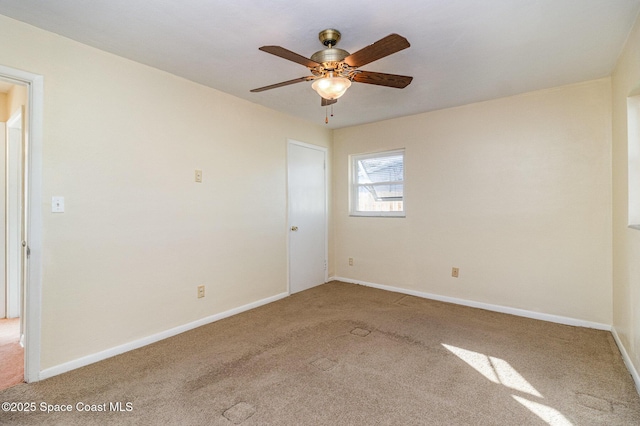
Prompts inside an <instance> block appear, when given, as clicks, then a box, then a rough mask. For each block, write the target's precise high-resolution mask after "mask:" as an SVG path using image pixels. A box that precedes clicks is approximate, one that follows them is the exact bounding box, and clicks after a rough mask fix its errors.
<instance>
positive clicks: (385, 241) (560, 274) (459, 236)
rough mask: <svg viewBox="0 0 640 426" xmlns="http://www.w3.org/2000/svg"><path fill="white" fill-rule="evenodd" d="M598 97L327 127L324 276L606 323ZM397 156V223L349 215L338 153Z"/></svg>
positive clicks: (605, 113) (606, 240)
mask: <svg viewBox="0 0 640 426" xmlns="http://www.w3.org/2000/svg"><path fill="white" fill-rule="evenodd" d="M610 99H611V88H610V80H609V79H601V80H596V81H591V82H586V83H582V84H576V85H571V86H566V87H559V88H555V89H551V90H544V91H538V92H533V93H527V94H524V95H520V96H515V97H510V98H505V99H498V100H494V101H490V102H483V103H478V104H472V105H467V106H464V107H460V108H454V109H447V110H441V111H436V112H431V113H427V114H421V115H416V116H411V117H405V118H399V119H394V120H389V121H384V122H379V123H374V124H369V125H363V126H358V127H352V128H347V129H341V130H337V131H335V132H334V151H333V152H334V177H333V182H334V197H335V198H334V212H335V213H334V231H335V261H336V265H335V269H336V275H337V276H339V277H344V278H348V279H352V280H354V281H364V282H371V283H374V284H381V285H390V286H395V287H401V288H403V289H406V290H412V291H419V292H425V293H431V294H435V295H440V296H448V297H455V298H461V299H466V300H471V301H475V302H483V303H489V304H495V305H502V306H506V307H511V308H519V309H525V310H529V311H534V312H540V313H546V314H552V315H560V316H566V317H570V318H574V319H579V320H584V321H592V322H597V323H602V324H611V319H612V308H611V178H610V175H611V169H610V161H611V160H610V159H611V154H610V146H611V125H610V120H611V108H610V104H611V102H610ZM403 147H404V148H406V152H405V173H406V186H405V196H406V210H407V213H406V214H407V217H406V218H405V219H400V218H367V217H364V218H363V217H349V215H348V191H347V189H348V161H347V159H348V156H349V154H356V153H364V152H375V151H380V150H387V149H394V148H403ZM349 257H351V258H353V259H354V265H353V266H349V265H348V258H349ZM454 266H455V267H459V268H460V277H459V278H457V279H456V278H452V277H451V268H452V267H454Z"/></svg>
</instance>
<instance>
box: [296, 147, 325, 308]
mask: <svg viewBox="0 0 640 426" xmlns="http://www.w3.org/2000/svg"><path fill="white" fill-rule="evenodd" d="M291 145H298V146H302V147H305V148H310V149H315V150H317V151H321V152H322V153H323V154H324V164H325V168H324V262H325V268H324V282H325V283H326V282H327V281H329V213H328V208H329V190H328V188H329V179H328V176H329V173H328V170H327V152H328V150H327V148H325V147H323V146H319V145H312V144H308V143H305V142H300V141H297V140H294V139H287V293H288V294H289V295H290V294H291V235H290V234H291V231H290V229H289V227H290V226H291V223H290V222H291V203H290V200H289V196H290V194H289V167H288V164H289V147H290V146H291Z"/></svg>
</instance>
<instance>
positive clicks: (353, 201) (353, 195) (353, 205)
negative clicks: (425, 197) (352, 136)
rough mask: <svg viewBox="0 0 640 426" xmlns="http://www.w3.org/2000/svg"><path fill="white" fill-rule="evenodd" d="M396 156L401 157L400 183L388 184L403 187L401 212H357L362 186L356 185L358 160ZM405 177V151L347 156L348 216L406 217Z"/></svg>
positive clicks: (402, 149)
mask: <svg viewBox="0 0 640 426" xmlns="http://www.w3.org/2000/svg"><path fill="white" fill-rule="evenodd" d="M396 155H402V166H403V167H402V181H390V182H389V183H390V184H393V183H401V184H402V185H403V191H402V211H360V210H357V205H358V200H357V195H358V187H360V186H363V184H358V183H357V182H358V166H357V163H358V161H359V160H363V159H367V158H377V157H391V156H396ZM405 177H406V167H405V149H404V148H400V149H393V150H389V151H380V152H373V153H366V154H352V155H350V156H349V216H361V217H406V210H407V204H406V194H405V191H404V185H405V184H406V182H405Z"/></svg>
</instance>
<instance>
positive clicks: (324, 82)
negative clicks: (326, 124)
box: [251, 29, 413, 106]
mask: <svg viewBox="0 0 640 426" xmlns="http://www.w3.org/2000/svg"><path fill="white" fill-rule="evenodd" d="M340 37H341V35H340V31H338V30H334V29H326V30H324V31H321V32H320V34H319V35H318V38H319V39H320V42H322V44H323V45H325V46H326V47H327V48H326V49H323V50H319V51H317V52H316V53H314V54H313V55H311V59H309V58H305V57H304V56H302V55H298V54H297V53H294V52H292V51H290V50H287V49H285V48H284V47H280V46H262V47H261V48H260V50H262V51H263V52H267V53H271V54H272V55H275V56H279V57H281V58H284V59H287V60H289V61H293V62H296V63H298V64H300V65H304V66H305V67H307V68H308V69H309V71H311V74H312V75H308V76H306V77H300V78H296V79H293V80H288V81H283V82H281V83H276V84H271V85H269V86H264V87H259V88H257V89H253V90H251V92H262V91H265V90H270V89H275V88H277V87H283V86H288V85H290V84H295V83H301V82H303V81H311V80H314V82H313V84H312V85H311V87H312V88H313V89H314V90H315V91H316V92H318V94H319V95H320V97H321V98H322V100H321V105H322V106H327V105H331V104H334V103H336V102H338V98H339V97H340V96H342V95H343V94H344V93H345V92H346V90H347V89H348V88H349V86H351V82H352V81H355V82H357V83H367V84H376V85H379V86H387V87H394V88H397V89H403V88H405V87H407V86H408V85H409V83H411V80H413V77H408V76H405V75H396V74H385V73H381V72H372V71H363V70H361V69H359V68H360V67H361V66H363V65H366V64H368V63H371V62H373V61H377V60H378V59H381V58H384V57H385V56H389V55H391V54H393V53H396V52H399V51H401V50H403V49H406V48H407V47H409V46H410V44H409V42H408V41H407V39H406V38H404V37H402V36H400V35H398V34H390V35H388V36H386V37H384V38H382V39H380V40H378V41H376V42H375V43H373V44H370V45H369V46H366V47H364V48H362V49H360V50H358V51H357V52H356V53H353V54H350V53H349V52H347V51H346V50H343V49H337V48H336V47H335V45H336V44H337V43H338V41H340Z"/></svg>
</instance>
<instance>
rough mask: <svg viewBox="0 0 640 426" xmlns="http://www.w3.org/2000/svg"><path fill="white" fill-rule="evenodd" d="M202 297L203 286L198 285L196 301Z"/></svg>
mask: <svg viewBox="0 0 640 426" xmlns="http://www.w3.org/2000/svg"><path fill="white" fill-rule="evenodd" d="M203 297H204V286H203V285H199V286H198V299H201V298H203Z"/></svg>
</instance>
